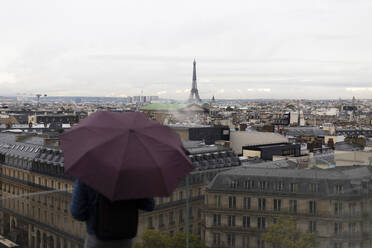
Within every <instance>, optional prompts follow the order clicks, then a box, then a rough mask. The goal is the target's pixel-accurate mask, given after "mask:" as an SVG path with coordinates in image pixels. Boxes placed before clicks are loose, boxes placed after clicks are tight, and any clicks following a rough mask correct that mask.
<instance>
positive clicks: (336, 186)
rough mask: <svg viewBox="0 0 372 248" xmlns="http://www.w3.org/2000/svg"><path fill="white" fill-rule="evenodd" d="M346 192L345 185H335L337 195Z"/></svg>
mask: <svg viewBox="0 0 372 248" xmlns="http://www.w3.org/2000/svg"><path fill="white" fill-rule="evenodd" d="M343 191H344V186H343V185H341V184H336V185H335V192H336V193H337V194H340V193H342V192H343Z"/></svg>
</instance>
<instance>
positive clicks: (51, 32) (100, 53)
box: [0, 0, 372, 99]
mask: <svg viewBox="0 0 372 248" xmlns="http://www.w3.org/2000/svg"><path fill="white" fill-rule="evenodd" d="M71 6H74V8H72V7H71ZM371 10H372V2H371V1H369V0H356V1H340V0H314V1H311V2H309V1H302V0H300V1H292V0H283V1H275V0H268V1H258V0H254V1H249V2H247V1H243V0H241V1H233V2H229V3H227V2H222V1H221V2H219V1H212V0H206V1H196V0H190V1H184V2H178V1H177V2H175V1H170V0H160V1H155V2H154V1H150V0H140V1H132V2H130V1H123V2H110V3H103V2H101V1H97V0H91V1H87V0H83V1H79V2H76V1H72V0H66V1H62V2H61V1H57V0H51V1H48V2H45V1H41V0H34V1H32V3H31V2H30V1H26V0H20V1H17V3H15V2H14V1H7V2H6V3H3V4H2V8H1V9H0V29H1V30H2V39H1V40H0V54H2V57H1V59H0V85H1V87H2V93H1V94H4V93H3V92H6V93H7V94H15V93H18V92H28V93H36V92H47V93H48V94H49V95H53V94H55V95H63V94H69V95H81V94H85V95H134V94H139V93H140V92H141V91H143V92H144V94H157V93H161V94H162V96H163V97H174V98H179V99H185V98H187V96H188V92H187V89H188V88H190V87H191V74H192V60H193V59H194V58H195V57H196V59H197V62H198V63H197V66H198V67H197V70H198V80H199V81H198V86H199V90H200V93H201V94H202V97H204V98H210V97H211V96H212V95H217V96H218V97H219V98H222V97H226V98H234V97H237V98H252V97H264V98H270V97H274V98H291V97H294V98H297V97H308V98H333V97H335V98H338V97H349V98H351V97H352V96H353V95H356V96H357V97H360V98H362V97H370V96H369V93H370V91H368V90H367V91H363V90H360V89H359V88H370V87H372V82H371V79H372V72H371V70H370V68H371V67H372V59H371V56H370V55H371V54H372V48H371V46H370V44H371V42H372V32H371V31H370V27H369V26H370V23H371V22H372V16H371V15H370V11H371ZM248 89H250V90H248ZM268 89H270V90H268ZM352 89H354V90H352Z"/></svg>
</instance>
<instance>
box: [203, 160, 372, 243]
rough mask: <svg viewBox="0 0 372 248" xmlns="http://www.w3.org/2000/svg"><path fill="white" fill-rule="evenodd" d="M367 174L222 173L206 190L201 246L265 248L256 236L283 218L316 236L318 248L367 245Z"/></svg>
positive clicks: (256, 170)
mask: <svg viewBox="0 0 372 248" xmlns="http://www.w3.org/2000/svg"><path fill="white" fill-rule="evenodd" d="M371 176H372V173H371V170H370V168H367V167H361V168H348V169H344V170H339V169H328V170H322V169H311V170H310V169H261V168H250V167H240V168H236V169H232V170H229V171H226V172H222V173H220V174H218V175H217V176H216V177H215V178H214V180H213V181H212V182H211V183H210V184H209V185H208V187H207V191H206V200H205V202H206V206H205V208H204V214H205V238H204V240H205V244H206V246H207V247H209V248H217V247H235V248H245V247H260V248H261V247H270V246H269V244H265V241H264V240H263V239H262V236H261V235H262V234H263V233H264V232H265V231H266V230H267V229H268V227H269V226H270V225H272V224H273V223H275V222H276V221H277V218H278V217H279V216H280V215H283V216H285V217H290V216H293V217H295V218H296V220H297V228H298V230H300V231H301V232H303V233H308V232H313V233H315V234H316V237H317V240H318V241H319V246H317V248H329V247H370V246H371V245H372V242H371V239H372V238H371V237H372V229H371V228H370V226H371V224H370V218H369V216H370V209H371V207H372V206H371V198H372V197H371V195H370V194H369V192H370V191H371V190H372V183H371Z"/></svg>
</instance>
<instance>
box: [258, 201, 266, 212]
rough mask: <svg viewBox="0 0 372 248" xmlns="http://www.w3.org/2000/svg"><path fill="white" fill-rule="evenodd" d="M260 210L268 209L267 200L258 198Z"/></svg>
mask: <svg viewBox="0 0 372 248" xmlns="http://www.w3.org/2000/svg"><path fill="white" fill-rule="evenodd" d="M258 209H259V210H265V209H266V199H264V198H258Z"/></svg>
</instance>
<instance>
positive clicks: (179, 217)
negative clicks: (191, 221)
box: [178, 209, 184, 223]
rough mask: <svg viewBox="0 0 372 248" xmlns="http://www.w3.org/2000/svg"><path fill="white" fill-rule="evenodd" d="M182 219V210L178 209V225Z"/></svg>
mask: <svg viewBox="0 0 372 248" xmlns="http://www.w3.org/2000/svg"><path fill="white" fill-rule="evenodd" d="M183 221H184V219H183V210H182V209H180V211H179V212H178V222H179V223H183Z"/></svg>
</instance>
